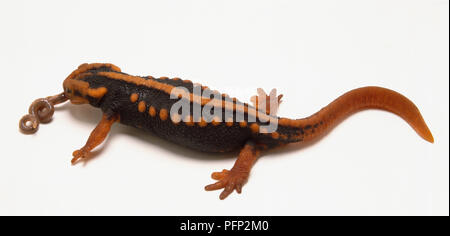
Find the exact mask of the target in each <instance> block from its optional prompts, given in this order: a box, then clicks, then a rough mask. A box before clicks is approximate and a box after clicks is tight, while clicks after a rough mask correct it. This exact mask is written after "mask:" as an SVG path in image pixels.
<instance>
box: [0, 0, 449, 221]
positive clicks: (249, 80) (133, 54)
mask: <svg viewBox="0 0 450 236" xmlns="http://www.w3.org/2000/svg"><path fill="white" fill-rule="evenodd" d="M448 9H449V4H448V1H445V0H428V1H425V0H423V1H411V0H405V1H392V0H389V1H379V0H377V1H360V0H354V1H261V0H258V1H207V0H205V1H183V0H180V1H121V2H118V1H2V2H1V3H0V29H1V31H0V34H1V37H0V50H1V51H0V68H1V74H0V76H1V78H0V81H1V82H2V83H1V88H2V91H1V93H0V96H1V99H0V102H1V107H2V118H1V119H2V120H1V121H2V122H1V127H2V131H1V133H0V135H1V136H0V138H1V154H0V214H1V215H10V214H12V215H23V214H25V215H53V214H58V215H59V214H62V215H73V214H75V215H86V214H87V215H98V214H100V215H115V214H125V215H204V214H205V215H253V214H255V215H448V214H449V157H448V154H449V144H448V143H449V108H448V105H449V88H448V86H449V67H448V63H449V31H448V27H449V25H448V22H449V12H448ZM84 62H111V63H114V64H116V65H117V66H119V67H120V68H122V70H123V71H124V72H127V73H130V74H135V75H153V76H169V77H175V76H178V77H181V78H183V79H189V80H192V81H194V82H199V83H202V84H205V85H208V86H209V87H211V88H213V89H218V90H219V91H221V92H225V93H228V94H230V95H232V96H236V97H238V98H239V99H240V100H241V101H249V98H250V97H251V96H252V95H254V94H255V92H256V88H258V87H262V88H264V89H266V90H270V89H271V88H277V89H278V91H279V92H280V93H283V94H284V102H283V104H282V105H281V108H280V113H279V115H280V116H285V117H292V118H300V117H304V116H308V115H311V114H312V113H314V112H316V111H318V110H319V109H320V108H321V107H323V106H325V105H326V104H328V103H329V102H331V101H332V100H333V99H335V98H336V97H337V96H339V95H341V94H342V93H344V92H346V91H348V90H350V89H353V88H357V87H361V86H367V85H378V86H383V87H387V88H391V89H394V90H396V91H398V92H401V93H403V94H404V95H406V96H407V97H409V98H410V99H411V100H412V101H414V102H415V103H416V105H417V106H418V107H419V108H420V110H421V112H422V114H423V116H424V118H425V120H426V121H427V123H428V124H429V127H430V129H431V131H432V132H433V134H434V137H435V139H436V143H435V144H430V143H427V142H425V141H424V140H422V139H421V138H420V137H419V136H418V135H417V134H416V133H415V132H414V131H413V129H411V128H410V127H409V126H408V124H407V123H406V122H404V121H403V120H402V119H400V118H398V117H397V116H395V115H393V114H390V113H387V112H382V111H364V112H361V113H358V114H356V115H354V116H352V117H350V118H349V119H347V120H346V121H344V122H343V123H342V124H341V125H340V126H338V127H337V128H336V129H334V131H333V132H331V133H330V134H329V135H328V136H326V137H325V138H324V139H322V140H320V141H319V142H317V143H315V144H314V145H309V146H307V147H303V148H300V146H298V145H293V146H290V147H287V148H285V149H283V150H280V151H272V152H268V153H265V154H264V156H263V157H262V158H260V159H259V160H258V162H257V163H256V165H255V166H254V168H253V170H252V173H251V176H250V179H249V182H248V183H247V185H245V186H244V189H243V193H242V194H241V195H238V194H236V193H233V194H231V195H230V196H229V197H228V198H227V199H226V200H224V201H220V200H219V199H218V195H219V193H220V192H218V191H215V192H205V191H204V190H203V187H204V186H205V185H207V184H209V183H212V182H213V181H212V179H210V174H211V172H212V171H218V170H222V169H224V168H227V169H229V168H231V167H232V165H233V163H234V161H235V155H234V154H229V155H211V154H204V153H199V152H196V151H191V150H188V149H185V148H181V147H179V146H177V145H174V144H171V143H168V142H166V141H164V140H160V139H159V138H156V137H154V136H152V135H148V134H146V133H144V132H142V131H140V130H136V129H133V128H130V127H126V126H123V125H115V126H114V127H113V130H112V132H111V135H110V136H109V138H108V139H107V142H106V144H105V145H103V146H102V147H101V148H100V149H99V151H96V153H97V154H96V155H95V156H94V158H93V159H91V160H90V161H88V162H87V163H86V164H83V163H81V164H78V165H76V166H71V165H70V159H71V157H72V156H71V154H72V151H74V150H76V149H78V148H80V147H81V146H82V145H84V143H85V141H86V140H87V138H88V136H89V134H90V132H91V131H92V129H93V128H94V127H95V125H96V123H97V122H98V121H99V119H100V117H101V113H100V111H99V110H96V109H94V108H91V107H90V106H88V105H82V106H76V105H72V104H69V103H67V104H64V105H62V106H60V107H58V109H57V110H56V112H55V116H54V119H53V121H52V122H51V123H50V124H47V125H41V127H40V130H39V131H38V133H36V134H35V135H29V136H27V135H23V134H21V133H20V132H19V130H18V121H19V119H20V117H21V116H22V115H24V114H25V113H26V111H27V109H28V106H29V105H30V103H31V102H32V101H33V100H34V99H36V98H39V97H45V96H49V95H54V94H57V93H59V92H62V81H63V79H64V78H65V77H66V76H67V75H68V74H69V73H70V72H72V71H73V70H74V69H76V67H77V66H78V65H79V64H81V63H84Z"/></svg>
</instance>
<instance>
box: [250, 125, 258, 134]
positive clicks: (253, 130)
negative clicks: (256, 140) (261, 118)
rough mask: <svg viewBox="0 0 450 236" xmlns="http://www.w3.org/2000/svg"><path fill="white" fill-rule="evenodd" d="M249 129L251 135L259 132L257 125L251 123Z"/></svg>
mask: <svg viewBox="0 0 450 236" xmlns="http://www.w3.org/2000/svg"><path fill="white" fill-rule="evenodd" d="M250 129H251V130H252V132H253V133H258V132H259V125H258V124H256V123H253V124H251V125H250Z"/></svg>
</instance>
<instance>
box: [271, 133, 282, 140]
mask: <svg viewBox="0 0 450 236" xmlns="http://www.w3.org/2000/svg"><path fill="white" fill-rule="evenodd" d="M271 136H272V138H273V139H278V138H280V134H279V133H278V132H273V133H272V134H271Z"/></svg>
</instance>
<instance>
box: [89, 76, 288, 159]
mask: <svg viewBox="0 0 450 236" xmlns="http://www.w3.org/2000/svg"><path fill="white" fill-rule="evenodd" d="M100 71H107V72H113V71H111V70H109V69H108V68H100V69H95V70H89V71H88V73H89V74H91V75H89V76H80V80H83V81H86V82H88V83H89V87H90V88H94V89H95V88H99V87H106V88H107V89H108V92H107V93H106V94H105V95H104V96H103V98H102V99H100V100H98V99H94V98H92V97H88V100H89V103H90V104H91V105H93V106H95V107H99V108H101V109H102V111H103V112H105V113H106V114H109V115H113V114H119V115H120V122H121V123H123V124H125V125H129V126H133V127H136V128H139V129H143V130H146V131H149V132H152V133H154V134H156V135H157V136H160V137H162V138H164V139H167V140H170V141H172V142H175V143H177V144H180V145H183V146H186V147H189V148H193V149H196V150H200V151H204V152H228V151H234V150H239V149H240V148H242V146H243V145H244V144H245V142H246V141H247V140H249V139H256V140H259V141H260V142H261V143H264V144H266V145H269V146H276V145H278V144H279V141H277V140H273V139H272V138H270V135H269V136H268V135H261V134H254V133H252V132H251V130H250V128H249V125H250V124H251V122H250V123H248V125H247V126H246V127H241V126H240V125H239V123H237V122H233V124H232V125H231V126H227V125H226V124H225V122H220V123H219V124H217V125H213V124H211V123H208V125H206V126H205V127H199V125H198V124H195V125H193V126H188V125H187V124H186V123H185V122H179V123H177V124H175V123H174V122H172V120H171V119H170V117H169V118H168V119H167V120H164V121H163V120H161V119H160V117H159V116H158V115H156V116H154V117H152V116H150V114H149V113H148V110H149V107H150V106H153V107H154V108H155V109H156V111H157V112H158V111H160V110H161V109H167V110H168V111H170V109H171V107H172V105H173V104H174V103H176V102H177V101H179V100H180V99H179V98H177V99H171V98H170V95H169V94H167V93H165V92H164V91H161V90H158V89H155V88H151V87H147V86H142V85H136V84H134V83H129V82H125V81H121V80H117V79H111V78H108V77H105V76H99V75H96V73H97V72H100ZM114 73H121V72H114ZM122 74H123V73H122ZM142 78H144V79H147V80H155V81H157V82H159V83H166V84H170V85H173V86H182V87H185V88H186V89H188V90H189V92H192V91H193V87H194V85H193V84H192V83H191V82H185V81H182V80H179V79H178V80H172V79H154V78H151V77H142ZM201 90H202V94H203V92H205V91H206V90H208V89H207V88H202V89H201ZM133 93H136V94H138V95H139V99H138V101H137V102H132V101H131V100H130V96H131V94H133ZM219 98H220V99H225V98H224V97H222V96H219ZM139 101H145V103H146V109H145V112H139V111H138V103H139ZM235 102H236V103H238V104H242V105H245V106H249V105H248V104H244V103H241V102H239V101H235ZM190 107H191V112H190V114H191V115H192V114H193V113H192V107H193V104H192V102H190ZM202 108H204V106H202ZM233 114H234V115H236V111H233ZM224 115H225V109H224V108H223V109H222V120H225V117H224ZM241 115H243V116H244V118H245V120H246V121H248V120H249V117H248V116H247V114H241ZM252 118H253V117H252ZM233 120H235V119H233ZM250 120H252V119H250ZM253 120H254V118H253Z"/></svg>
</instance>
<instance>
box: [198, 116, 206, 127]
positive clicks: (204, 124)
mask: <svg viewBox="0 0 450 236" xmlns="http://www.w3.org/2000/svg"><path fill="white" fill-rule="evenodd" d="M207 125H208V123H207V122H206V121H205V120H204V119H203V118H202V120H201V121H200V122H199V123H198V126H200V127H205V126H207Z"/></svg>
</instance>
